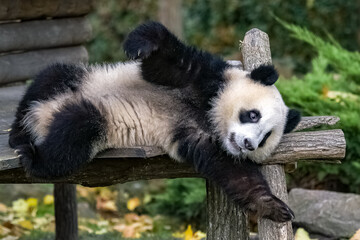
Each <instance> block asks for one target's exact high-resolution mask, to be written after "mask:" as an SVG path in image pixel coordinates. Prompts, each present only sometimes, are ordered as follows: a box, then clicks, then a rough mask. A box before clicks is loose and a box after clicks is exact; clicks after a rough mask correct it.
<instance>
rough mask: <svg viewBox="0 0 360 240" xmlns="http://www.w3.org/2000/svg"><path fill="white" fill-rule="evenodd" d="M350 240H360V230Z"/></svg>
mask: <svg viewBox="0 0 360 240" xmlns="http://www.w3.org/2000/svg"><path fill="white" fill-rule="evenodd" d="M350 240H360V229H358V230H357V231H356V233H355V234H354V236H352V237H351V238H350Z"/></svg>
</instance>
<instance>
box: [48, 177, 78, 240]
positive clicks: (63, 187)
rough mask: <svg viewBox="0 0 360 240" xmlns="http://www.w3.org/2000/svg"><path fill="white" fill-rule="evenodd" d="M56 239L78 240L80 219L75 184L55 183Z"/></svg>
mask: <svg viewBox="0 0 360 240" xmlns="http://www.w3.org/2000/svg"><path fill="white" fill-rule="evenodd" d="M54 198H55V224H56V238H55V240H77V239H78V220H77V203H76V185H75V184H64V183H56V184H54Z"/></svg>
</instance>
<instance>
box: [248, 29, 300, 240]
mask: <svg viewBox="0 0 360 240" xmlns="http://www.w3.org/2000/svg"><path fill="white" fill-rule="evenodd" d="M241 48H242V54H243V59H244V62H243V64H244V69H245V70H248V71H251V70H252V69H254V68H256V67H258V66H260V65H261V64H270V63H271V52H270V43H269V37H268V35H267V34H266V33H265V32H263V31H260V30H259V29H256V28H254V29H251V30H250V31H248V32H247V33H246V34H245V37H244V41H243V43H242V46H241ZM261 171H262V173H263V174H264V176H265V178H266V180H267V182H268V183H269V186H270V189H271V191H272V193H273V194H274V195H276V196H277V197H278V198H280V199H281V200H283V201H284V202H287V201H288V196H287V191H286V181H285V172H284V167H283V166H281V165H268V166H263V167H262V170H261ZM258 224H259V227H258V229H259V238H260V239H261V240H290V239H293V238H294V237H293V232H292V227H291V222H286V223H275V222H272V221H270V220H267V219H259V220H258Z"/></svg>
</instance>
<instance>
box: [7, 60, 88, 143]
mask: <svg viewBox="0 0 360 240" xmlns="http://www.w3.org/2000/svg"><path fill="white" fill-rule="evenodd" d="M85 74H86V69H85V68H84V67H83V66H78V65H74V64H63V63H57V64H53V65H51V66H49V67H47V68H46V69H44V70H43V71H41V72H40V73H39V74H38V75H37V76H36V78H35V80H34V82H33V83H32V84H31V85H30V86H29V88H28V89H27V91H26V93H25V95H24V97H23V98H22V100H21V101H20V103H19V106H18V108H17V112H16V115H15V121H14V123H13V124H12V126H11V131H10V134H9V145H10V146H11V147H12V148H17V146H20V145H24V144H29V143H30V135H29V133H27V132H26V131H25V130H24V129H23V126H22V125H21V121H22V120H23V118H24V116H25V115H26V113H27V112H28V111H29V107H30V104H31V102H33V101H41V100H47V99H49V98H52V97H54V96H56V95H58V94H62V93H64V92H65V91H67V90H71V91H76V90H77V88H78V86H79V84H80V83H81V80H82V79H83V77H84V75H85Z"/></svg>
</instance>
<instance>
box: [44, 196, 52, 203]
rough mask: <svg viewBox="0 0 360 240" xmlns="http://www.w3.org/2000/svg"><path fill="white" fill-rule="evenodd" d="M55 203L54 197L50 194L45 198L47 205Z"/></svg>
mask: <svg viewBox="0 0 360 240" xmlns="http://www.w3.org/2000/svg"><path fill="white" fill-rule="evenodd" d="M53 203H54V196H53V195H50V194H48V195H46V196H45V197H44V204H45V205H51V204H53Z"/></svg>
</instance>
